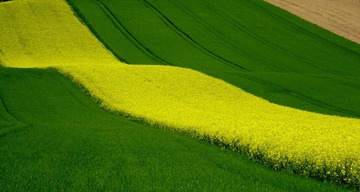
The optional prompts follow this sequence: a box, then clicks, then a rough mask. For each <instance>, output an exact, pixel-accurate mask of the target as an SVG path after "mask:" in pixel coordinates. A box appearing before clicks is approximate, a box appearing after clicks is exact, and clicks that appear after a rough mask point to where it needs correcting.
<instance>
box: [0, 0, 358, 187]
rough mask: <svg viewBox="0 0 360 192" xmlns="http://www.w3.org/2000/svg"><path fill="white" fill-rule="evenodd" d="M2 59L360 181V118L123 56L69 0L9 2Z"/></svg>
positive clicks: (164, 120) (162, 119)
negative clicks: (51, 71)
mask: <svg viewBox="0 0 360 192" xmlns="http://www.w3.org/2000/svg"><path fill="white" fill-rule="evenodd" d="M0 18H2V19H1V20H0V26H1V28H0V34H1V35H2V37H1V38H0V48H1V52H0V53H1V54H0V61H1V63H2V64H3V65H4V66H6V67H19V68H55V69H56V70H59V71H60V72H62V73H63V74H65V75H67V76H69V77H71V78H72V79H73V80H74V81H75V82H77V83H78V84H80V85H81V86H83V87H84V88H85V89H86V90H87V91H88V92H89V93H90V94H91V96H92V97H94V98H95V99H97V100H98V101H99V103H101V105H102V106H103V107H104V108H106V109H108V110H110V111H113V112H117V113H122V114H124V115H127V116H129V117H130V118H133V119H137V120H141V121H143V122H146V123H148V124H152V125H156V126H159V127H163V128H169V129H175V130H177V131H180V132H186V133H190V134H193V135H194V136H196V137H199V138H202V139H206V140H209V141H210V142H213V143H216V144H219V145H223V146H227V147H230V148H233V149H235V150H240V151H242V152H243V153H245V154H246V155H248V156H249V157H250V158H253V159H255V160H257V161H260V162H262V163H264V164H267V165H269V166H271V167H273V168H275V169H290V170H292V171H295V172H297V173H300V174H304V175H308V176H312V177H318V178H321V179H324V180H330V181H336V182H339V183H346V184H350V185H353V186H359V185H360V153H359V151H360V120H359V119H354V118H344V117H338V116H330V115H322V114H317V113H312V112H307V111H302V110H298V109H293V108H289V107H284V106H281V105H276V104H272V103H270V102H268V101H266V100H264V99H262V98H259V97H256V96H254V95H251V94H249V93H247V92H245V91H243V90H242V89H240V88H238V87H235V86H233V85H230V84H228V83H226V82H224V81H222V80H219V79H216V78H213V77H210V76H207V75H205V74H202V73H200V72H197V71H194V70H191V69H185V68H180V67H170V66H153V65H128V64H125V63H122V62H120V61H118V60H117V59H116V58H115V57H114V56H113V55H112V54H111V53H110V52H109V51H108V50H106V48H105V47H104V46H103V45H102V44H101V43H100V42H99V41H98V40H97V39H96V38H95V37H94V36H93V35H92V34H91V32H90V31H89V30H88V29H87V28H86V27H85V26H84V25H83V24H82V23H81V22H80V21H78V20H77V19H76V17H75V16H74V14H73V12H72V11H71V9H70V8H69V6H68V5H67V4H66V3H65V1H62V0H56V1H46V0H35V1H34V0H24V1H14V2H10V3H7V4H3V5H1V6H0Z"/></svg>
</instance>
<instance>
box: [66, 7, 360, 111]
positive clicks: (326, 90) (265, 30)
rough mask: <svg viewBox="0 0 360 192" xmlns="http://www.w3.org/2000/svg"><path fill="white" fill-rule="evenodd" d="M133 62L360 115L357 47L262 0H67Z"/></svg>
mask: <svg viewBox="0 0 360 192" xmlns="http://www.w3.org/2000/svg"><path fill="white" fill-rule="evenodd" d="M68 2H69V3H70V4H71V5H72V6H73V7H74V9H75V10H76V11H77V12H78V14H79V15H80V16H81V18H82V19H83V20H84V21H85V22H86V23H87V24H88V26H89V27H90V28H91V29H92V31H93V32H94V33H95V34H96V35H97V36H98V37H99V39H100V40H102V41H103V43H104V44H105V45H106V46H107V47H108V48H109V49H110V50H111V51H112V52H113V53H114V54H115V55H116V56H118V57H119V58H120V59H121V60H123V61H125V62H127V63H131V64H162V65H163V64H167V65H175V66H181V67H186V68H192V69H195V70H197V71H201V72H203V73H206V74H208V75H211V76H213V77H217V78H219V79H222V80H225V81H227V82H229V83H231V84H233V85H235V86H238V87H240V88H242V89H244V90H245V91H247V92H250V93H252V94H255V95H257V96H259V97H262V98H265V99H267V100H269V101H271V102H273V103H277V104H281V105H286V106H290V107H294V108H299V109H304V110H308V111H314V112H319V113H325V114H332V115H339V116H348V117H360V97H358V95H360V91H359V87H360V81H359V74H360V46H359V45H357V44H355V43H353V42H350V41H348V40H346V39H343V38H342V37H339V36H337V35H334V34H332V33H330V32H328V31H326V30H323V29H321V28H319V27H317V26H315V25H313V24H310V23H308V22H305V21H303V20H302V19H299V18H297V17H295V16H293V15H291V14H289V13H287V12H285V11H283V10H281V9H279V8H276V7H274V6H272V5H269V4H267V3H266V2H263V1H261V0H242V1H236V0H225V1H216V0H206V1H205V0H198V1H192V0H184V1H175V0H169V1H165V0H163V1H156V0H140V1H134V0H132V1H116V0H110V1H109V0H106V1H105V0H98V1H92V0H82V1H75V0H68Z"/></svg>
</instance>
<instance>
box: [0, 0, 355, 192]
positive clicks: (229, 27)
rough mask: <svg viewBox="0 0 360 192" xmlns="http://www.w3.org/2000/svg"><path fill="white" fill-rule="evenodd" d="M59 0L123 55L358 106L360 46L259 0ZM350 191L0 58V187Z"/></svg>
mask: <svg viewBox="0 0 360 192" xmlns="http://www.w3.org/2000/svg"><path fill="white" fill-rule="evenodd" d="M67 1H68V2H69V4H70V5H71V6H72V7H73V9H74V11H76V13H77V14H78V17H79V19H81V20H83V21H84V23H85V24H87V25H88V27H89V28H90V29H91V30H92V32H93V33H94V34H95V35H96V36H97V37H98V38H99V39H100V40H101V41H102V42H103V43H104V45H105V46H106V47H107V48H108V49H109V50H111V51H112V52H113V53H114V54H115V55H116V56H117V57H118V58H119V59H120V60H122V61H124V62H127V63H129V64H159V65H173V66H180V67H186V68H192V69H195V70H197V71H201V72H203V73H205V74H208V75H211V76H213V77H217V78H219V79H223V80H225V81H226V82H229V83H231V84H233V85H235V86H238V87H240V88H241V89H244V90H245V91H247V92H250V93H252V94H254V95H257V96H259V97H262V98H265V99H267V100H269V101H271V102H273V103H277V104H281V105H285V106H290V107H294V108H299V109H303V110H308V111H313V112H318V113H324V114H331V115H339V116H347V117H355V118H359V117H360V45H358V44H355V43H353V42H350V41H348V40H346V39H344V38H341V37H339V36H337V35H334V34H332V33H330V32H328V31H326V30H323V29H321V28H319V27H317V26H315V25H313V24H310V23H308V22H305V21H304V20H302V19H299V18H297V17H295V16H293V15H291V14H289V13H287V12H285V11H283V10H281V9H279V8H276V7H274V6H272V5H269V4H267V3H265V2H263V1H261V0H223V1H219V0H181V1H180V0H67ZM0 38H1V36H0ZM0 54H1V47H0ZM0 65H1V61H0ZM348 190H351V189H349V188H347V187H346V186H339V185H337V184H330V183H326V182H324V181H317V180H316V179H310V178H305V177H303V176H300V175H295V174H293V173H290V172H287V171H273V170H271V169H269V168H266V167H265V166H263V165H259V164H256V163H254V162H252V161H251V160H249V159H248V157H246V156H245V155H243V154H241V153H239V152H236V151H232V150H229V149H226V148H221V147H219V146H215V145H212V144H210V143H208V142H206V141H202V140H199V139H197V138H192V137H190V136H189V135H185V134H182V133H176V132H171V131H166V130H162V129H159V128H157V127H152V126H150V125H147V124H143V123H139V122H135V121H132V120H131V119H128V118H125V117H122V116H121V115H119V114H113V113H111V112H109V111H106V110H104V109H102V108H101V107H100V106H99V105H98V103H96V101H94V100H93V99H92V98H91V97H90V96H89V95H88V94H87V93H86V92H85V91H83V90H82V88H80V87H79V86H78V85H76V84H75V83H73V82H72V81H71V80H70V79H68V78H67V77H65V76H63V75H62V74H60V73H58V72H57V71H55V70H50V69H48V70H44V69H15V68H4V67H1V66H0V191H9V192H10V191H11V192H13V191H276V192H277V191H301V192H302V191H348Z"/></svg>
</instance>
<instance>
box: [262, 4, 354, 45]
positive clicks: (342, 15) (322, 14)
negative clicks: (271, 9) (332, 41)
mask: <svg viewBox="0 0 360 192" xmlns="http://www.w3.org/2000/svg"><path fill="white" fill-rule="evenodd" d="M265 1H266V2H268V3H271V4H273V5H275V6H278V7H280V8H282V9H285V10H287V11H289V12H291V13H293V14H295V15H297V16H299V17H301V18H303V19H305V20H307V21H310V22H312V23H314V24H316V25H318V26H320V27H323V28H325V29H327V30H329V31H331V32H333V33H336V34H338V35H340V36H343V37H345V38H348V39H350V40H351V41H354V42H356V43H359V44H360V0H265Z"/></svg>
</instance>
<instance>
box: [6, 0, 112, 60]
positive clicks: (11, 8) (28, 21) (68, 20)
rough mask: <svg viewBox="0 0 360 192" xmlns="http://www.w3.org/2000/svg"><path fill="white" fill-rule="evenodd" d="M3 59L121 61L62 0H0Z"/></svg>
mask: <svg viewBox="0 0 360 192" xmlns="http://www.w3.org/2000/svg"><path fill="white" fill-rule="evenodd" d="M0 18H1V19H0V26H1V27H0V60H1V61H2V63H3V65H5V66H11V67H48V66H58V65H91V64H95V63H99V62H102V63H114V62H116V63H118V61H117V59H116V58H115V57H114V56H113V55H112V53H110V52H109V51H108V50H106V49H105V48H104V46H103V45H102V44H101V43H100V42H99V41H98V40H97V39H96V37H94V35H93V34H92V33H91V32H90V31H89V30H88V29H87V28H86V27H85V26H84V25H83V24H82V23H80V21H79V20H78V19H77V18H76V17H74V13H73V12H72V11H71V9H70V7H69V5H67V4H66V3H65V2H64V1H63V0H23V1H9V2H4V3H1V4H0Z"/></svg>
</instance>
